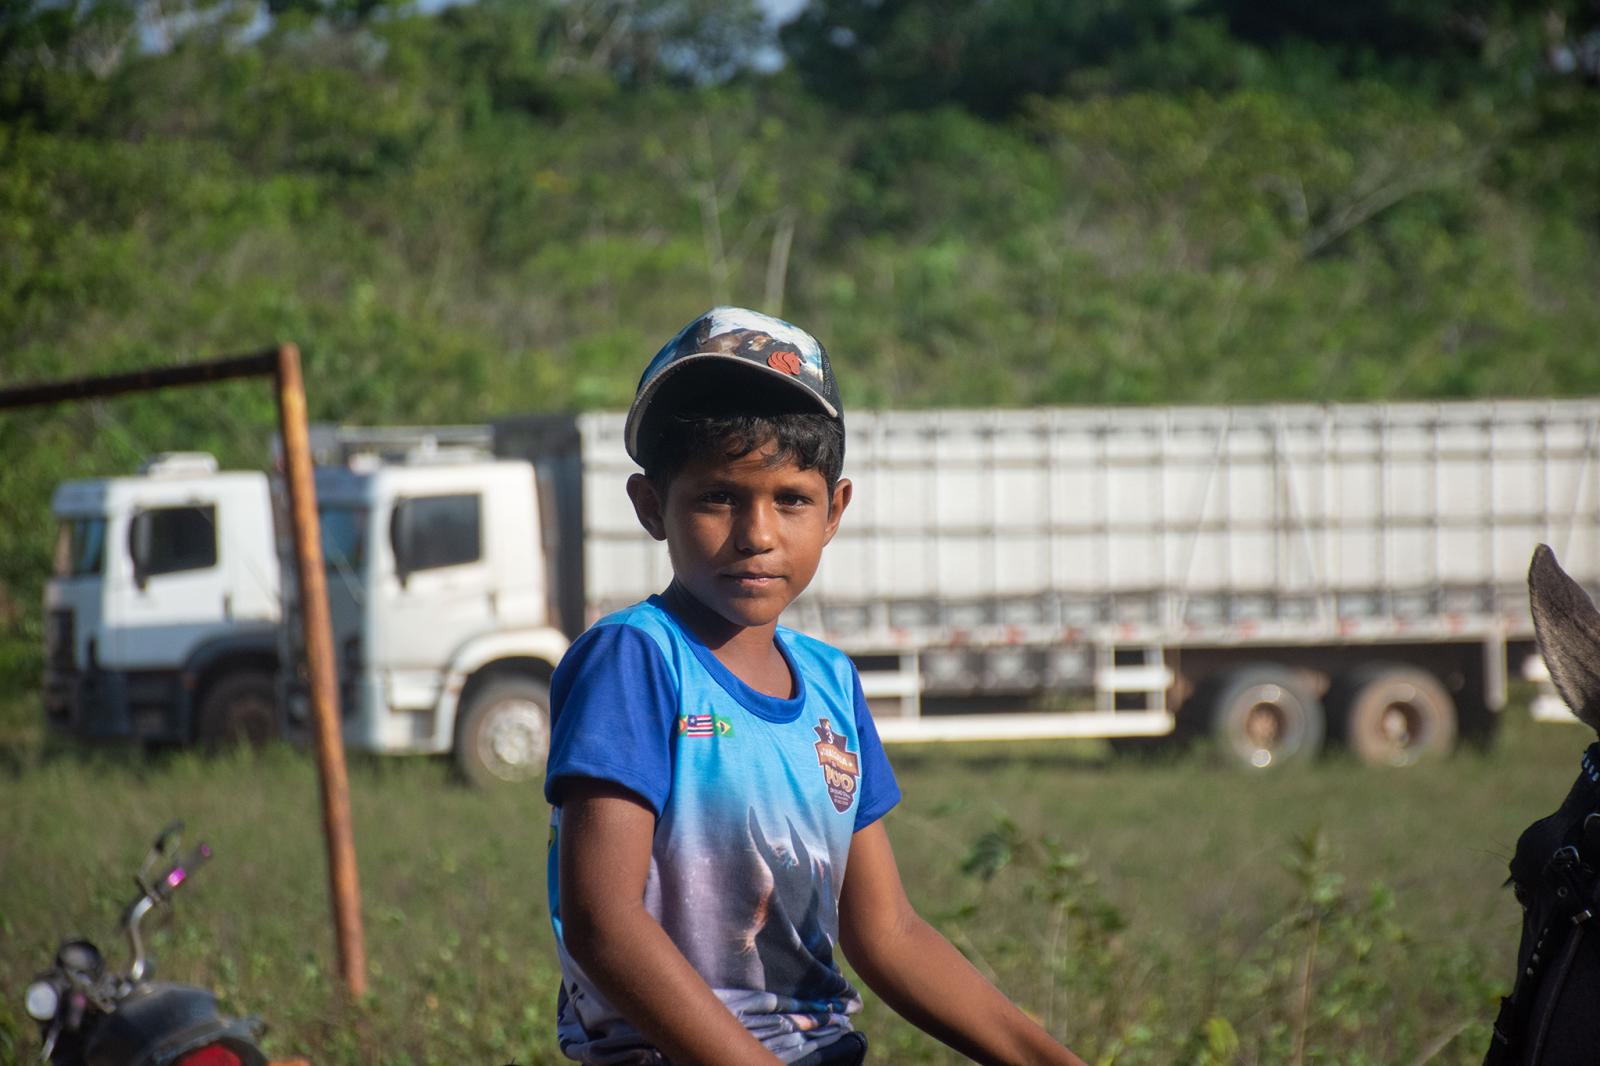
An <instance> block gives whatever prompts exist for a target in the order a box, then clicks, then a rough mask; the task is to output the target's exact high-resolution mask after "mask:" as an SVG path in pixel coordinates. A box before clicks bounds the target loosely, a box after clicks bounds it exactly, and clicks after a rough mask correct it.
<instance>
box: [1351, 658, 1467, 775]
mask: <svg viewBox="0 0 1600 1066" xmlns="http://www.w3.org/2000/svg"><path fill="white" fill-rule="evenodd" d="M1330 702H1331V704H1332V709H1333V724H1334V729H1335V732H1336V733H1337V736H1338V739H1339V740H1340V741H1341V742H1343V743H1344V744H1345V745H1346V746H1347V747H1348V748H1349V749H1350V751H1351V752H1352V753H1354V754H1355V756H1356V758H1358V759H1360V760H1361V761H1362V762H1363V763H1365V764H1367V765H1368V766H1411V765H1413V764H1414V763H1418V762H1423V761H1425V760H1429V759H1438V758H1442V757H1443V756H1445V755H1448V754H1449V753H1450V751H1451V750H1452V749H1453V748H1454V747H1455V743H1456V733H1457V721H1456V704H1455V701H1454V700H1453V699H1451V698H1450V693H1449V692H1448V691H1447V690H1446V689H1445V687H1444V685H1442V684H1440V682H1439V679H1438V678H1436V677H1434V676H1433V675H1432V674H1431V673H1429V672H1428V671H1426V670H1422V669H1419V668H1418V667H1415V666H1406V665H1403V664H1400V663H1374V664H1372V665H1370V666H1364V667H1362V668H1360V669H1358V670H1356V671H1354V672H1353V673H1351V675H1350V676H1349V677H1348V678H1345V679H1344V680H1343V681H1342V682H1341V683H1340V684H1339V685H1338V687H1337V695H1336V696H1335V697H1334V699H1333V700H1331V701H1330Z"/></svg>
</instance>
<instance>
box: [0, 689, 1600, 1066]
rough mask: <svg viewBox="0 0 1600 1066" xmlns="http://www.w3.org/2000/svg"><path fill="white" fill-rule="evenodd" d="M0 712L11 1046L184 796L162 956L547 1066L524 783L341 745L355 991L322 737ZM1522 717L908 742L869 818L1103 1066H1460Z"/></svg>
mask: <svg viewBox="0 0 1600 1066" xmlns="http://www.w3.org/2000/svg"><path fill="white" fill-rule="evenodd" d="M0 711H3V713H0V721H5V722H6V723H8V725H7V730H6V733H5V736H6V738H7V739H6V743H7V745H8V746H7V748H6V751H5V756H6V757H5V758H4V759H3V760H0V820H3V824H4V829H3V832H0V944H3V945H4V947H3V950H0V1061H25V1060H27V1059H28V1058H29V1057H31V1056H32V1055H33V1054H35V1053H36V1048H37V1044H36V1041H35V1037H34V1033H33V1026H32V1023H31V1022H29V1021H28V1019H27V1018H26V1017H25V1015H24V1014H23V1012H22V1008H21V995H22V990H23V987H24V986H25V985H26V983H27V982H28V980H29V979H30V978H31V977H32V975H33V974H34V973H35V972H36V971H37V970H38V969H40V968H42V967H43V966H45V965H46V964H47V963H48V961H49V959H50V957H51V953H52V951H53V949H54V947H55V944H56V942H57V940H58V939H59V938H61V937H63V936H65V935H68V934H72V933H82V934H86V935H89V936H91V937H94V938H96V939H97V940H99V941H100V942H101V944H102V946H103V947H106V948H110V949H114V951H113V957H114V958H120V954H121V953H120V945H119V944H117V943H116V942H115V941H114V939H113V932H114V928H115V923H116V918H117V913H118V908H119V906H120V905H121V904H122V903H123V902H125V900H126V897H127V896H128V895H129V894H130V888H131V881H130V880H129V878H128V875H129V874H131V873H132V871H133V870H134V869H135V868H136V866H137V864H138V861H139V859H140V858H141V856H142V854H143V849H144V847H145V845H146V843H147V841H148V840H149V838H151V837H152V836H153V835H154V834H155V832H156V831H157V830H158V829H159V828H160V827H161V825H162V824H164V823H165V822H166V821H167V820H169V819H171V818H174V817H177V818H183V819H184V820H185V821H186V822H187V823H188V825H189V827H190V834H191V835H190V840H191V842H192V841H193V840H195V839H200V838H203V839H205V840H207V841H208V842H210V843H211V845H212V846H213V848H214V849H215V852H216V858H215V860H214V861H213V862H212V863H211V864H210V865H209V866H207V867H206V868H204V869H203V870H201V871H200V873H199V874H198V875H197V876H196V877H195V878H194V880H193V882H192V883H191V884H189V885H186V886H185V888H184V890H183V892H182V893H180V898H179V900H178V904H177V913H176V915H175V916H174V918H173V920H172V921H170V922H169V923H167V924H166V925H165V927H164V929H163V930H162V931H161V932H159V933H158V934H157V935H156V936H155V937H154V943H153V949H152V950H153V953H154V954H155V956H156V958H157V960H158V975H159V976H162V977H165V978H167V979H173V980H182V981H190V982H196V983H199V984H202V985H206V986H209V987H212V988H214V989H215V990H216V991H218V992H219V993H220V995H221V996H222V998H223V1000H224V1001H225V1004H226V1006H227V1007H228V1008H229V1009H231V1010H235V1011H240V1012H246V1013H254V1014H258V1015H260V1016H262V1017H263V1018H265V1019H266V1020H267V1021H268V1023H269V1025H270V1032H269V1036H268V1038H267V1039H268V1048H269V1050H270V1051H271V1052H272V1053H274V1054H279V1055H287V1054H291V1053H298V1054H305V1055H309V1056H310V1057H311V1059H312V1060H313V1062H315V1063H317V1064H318V1066H323V1064H330V1066H331V1064H336V1063H351V1064H355V1063H360V1064H386V1063H406V1062H448V1063H465V1062H474V1063H503V1062H509V1061H513V1060H514V1061H516V1062H518V1063H522V1064H528V1063H541V1062H557V1061H560V1057H559V1054H558V1052H557V1051H556V1049H555V1044H554V1039H553V1031H552V1030H553V1027H552V1017H553V1012H554V1002H555V995H556V988H557V983H558V976H557V969H556V965H555V960H554V954H553V949H552V943H551V934H550V931H549V919H548V913H547V910H546V897H545V888H544V852H545V842H546V818H547V812H546V808H545V806H544V804H543V802H542V800H541V799H540V797H539V794H538V792H537V790H534V789H529V790H526V791H509V792H498V793H479V792H473V791H469V790H467V789H465V788H462V787H460V786H458V785H457V784H455V783H454V781H453V780H452V777H451V775H450V773H449V771H448V768H447V767H446V766H445V765H443V764H442V763H440V762H438V761H432V760H421V759H412V760H401V759H395V760H370V759H355V760H353V762H352V766H351V792H352V801H353V807H354V816H355V824H356V846H357V852H358V856H359V863H360V876H361V888H362V894H363V906H364V916H365V924H366V936H367V949H368V957H369V961H370V970H371V995H370V996H369V997H368V999H367V1000H366V1001H364V1002H362V1003H358V1004H351V1003H348V1002H346V1001H345V1000H344V998H343V997H342V996H341V995H340V992H339V982H338V979H337V968H336V965H335V962H334V951H333V944H332V935H331V932H330V929H331V916H330V906H329V903H328V896H327V890H326V880H325V862H324V854H323V845H322V838H321V832H320V820H319V819H320V815H319V804H318V792H317V788H318V786H317V780H316V774H315V770H314V768H313V765H312V763H311V760H310V759H309V758H308V757H306V756H305V755H303V754H300V753H297V752H294V751H292V750H288V749H276V750H270V751H267V752H264V753H261V754H259V755H250V754H239V755H235V756H230V757H225V758H219V759H205V758H201V757H199V756H197V755H194V754H191V753H175V754H174V753H168V754H153V755H147V754H142V753H139V752H135V751H131V750H128V749H123V748H106V749H89V750H85V749H78V748H71V747H59V746H55V745H50V744H46V743H44V742H42V741H41V740H40V738H39V737H38V735H37V733H36V732H34V731H32V730H30V728H29V727H28V726H27V725H26V722H27V721H28V720H29V719H30V718H31V715H32V710H31V698H28V699H22V698H18V699H16V700H13V701H11V702H10V703H8V704H7V705H5V706H4V707H3V708H0ZM1513 714H1514V715H1515V717H1514V718H1513V720H1512V721H1509V722H1508V723H1507V726H1508V728H1507V729H1506V730H1505V731H1504V735H1503V737H1502V740H1501V742H1500V744H1499V745H1498V746H1497V747H1496V748H1495V749H1494V750H1492V751H1489V752H1487V753H1479V752H1466V753H1463V754H1461V755H1459V756H1458V757H1456V758H1454V759H1452V760H1450V761H1448V762H1446V763H1443V764H1440V765H1435V766H1424V767H1419V768H1415V769H1412V770H1407V771H1402V772H1397V773H1388V772H1379V771H1374V770H1369V769H1364V768H1361V767H1358V766H1355V765H1352V764H1350V763H1347V762H1344V761H1340V760H1337V759H1335V760H1330V761H1326V762H1324V763H1322V764H1320V765H1317V766H1313V767H1310V768H1308V769H1305V770H1303V771H1300V772H1295V773H1291V774H1284V775H1278V776H1269V777H1253V776H1247V775H1245V774H1242V773H1239V772H1233V771H1227V770H1223V769H1220V768H1216V767H1213V766H1210V765H1207V764H1205V763H1204V762H1203V761H1201V760H1188V761H1179V762H1176V763H1173V764H1169V765H1154V766H1152V765H1146V764H1140V765H1133V764H1128V763H1119V762H1116V761H1112V760H1109V759H1107V758H1104V757H1102V756H1101V755H1100V753H1099V752H1098V750H1097V749H1094V748H1092V747H1085V746H1082V745H1076V746H1075V745H972V746H967V747H960V748H956V747H926V748H900V749H895V750H894V751H893V752H892V753H891V755H892V757H893V758H894V761H895V763H896V767H897V771H898V774H899V777H900V781H901V784H902V787H903V789H904V791H905V801H904V803H903V804H902V805H901V807H900V808H899V809H898V810H897V811H896V812H895V813H894V814H892V815H891V816H890V819H889V822H888V826H889V830H890V835H891V838H892V840H893V843H894V846H895V849H896V853H897V855H898V857H899V861H900V865H901V869H902V873H903V875H904V878H905V881H906V884H907V887H908V890H909V891H910V893H911V895H912V897H913V900H914V901H915V902H916V903H917V905H918V906H919V907H920V908H921V910H922V911H923V913H924V914H925V915H927V916H928V917H930V918H931V919H932V920H933V921H934V922H935V923H936V924H937V925H939V926H940V927H941V928H942V929H943V930H944V931H945V932H946V933H947V935H949V936H950V938H951V939H952V940H953V941H954V942H955V943H956V944H957V945H958V946H959V947H960V948H961V949H962V950H963V951H965V952H966V953H967V954H968V955H969V956H970V957H971V958H972V959H973V960H974V961H975V962H976V963H977V964H978V966H979V967H980V969H982V970H984V971H985V972H987V973H989V974H991V975H992V976H993V978H994V979H995V981H996V982H997V983H998V984H999V985H1000V986H1001V987H1002V988H1004V989H1005V990H1006V991H1007V992H1008V993H1009V994H1010V995H1011V996H1012V997H1013V998H1014V999H1016V1000H1017V1001H1018V1002H1019V1003H1020V1004H1022V1005H1023V1006H1024V1007H1025V1008H1026V1009H1027V1010H1029V1011H1031V1012H1032V1013H1033V1014H1035V1015H1036V1016H1037V1017H1039V1018H1040V1019H1041V1020H1042V1021H1044V1022H1045V1023H1046V1024H1047V1025H1049V1026H1050V1028H1051V1029H1052V1030H1053V1031H1055V1032H1056V1033H1058V1034H1059V1035H1060V1036H1061V1037H1062V1038H1063V1039H1065V1040H1067V1041H1068V1042H1069V1043H1070V1044H1071V1045H1072V1046H1074V1047H1075V1048H1076V1049H1078V1050H1079V1051H1080V1053H1082V1054H1084V1055H1085V1056H1086V1057H1087V1058H1088V1059H1089V1060H1090V1061H1094V1062H1101V1063H1121V1064H1138V1063H1150V1064H1156V1063H1177V1062H1187V1063H1237V1064H1247V1063H1261V1064H1266V1063H1282V1062H1292V1061H1295V1056H1296V1054H1298V1055H1299V1056H1301V1058H1302V1059H1303V1061H1305V1062H1324V1063H1341V1064H1362V1063H1412V1062H1423V1061H1426V1062H1434V1063H1441V1064H1443V1063H1463V1064H1464V1063H1476V1062H1477V1061H1480V1060H1481V1055H1482V1051H1483V1048H1484V1044H1485V1039H1486V1034H1487V1025H1488V1021H1489V1019H1490V1018H1492V1016H1493V1006H1494V998H1495V997H1496V996H1497V995H1499V994H1500V993H1502V992H1503V991H1504V990H1505V988H1506V986H1507V984H1508V982H1509V980H1510V977H1511V967H1512V960H1513V949H1514V947H1515V939H1516V935H1517V928H1518V916H1517V908H1516V905H1515V903H1514V902H1513V901H1512V900H1511V899H1510V897H1509V894H1508V893H1506V892H1504V891H1503V890H1502V889H1501V887H1500V885H1501V882H1502V881H1503V879H1504V876H1505V862H1506V860H1507V859H1508V858H1509V855H1510V851H1511V848H1512V846H1513V844H1514V843H1515V840H1516V837H1517V834H1518V833H1519V832H1520V831H1521V829H1522V828H1523V827H1524V826H1525V825H1526V824H1527V823H1528V822H1530V821H1531V820H1533V819H1534V818H1536V817H1539V816H1542V815H1543V814H1546V813H1548V812H1549V811H1550V810H1552V809H1554V807H1555V806H1556V805H1557V803H1558V802H1559V801H1560V798H1561V796H1562V795H1564V793H1565V790H1566V788H1567V787H1568V785H1569V784H1570V782H1571V779H1572V777H1573V775H1574V774H1575V773H1576V771H1577V760H1578V755H1579V751H1580V749H1581V748H1582V746H1583V744H1584V743H1585V739H1586V738H1585V737H1584V736H1583V735H1582V733H1581V732H1580V730H1578V729H1576V728H1569V727H1558V726H1533V725H1531V724H1529V723H1527V722H1526V721H1525V720H1523V719H1522V718H1521V712H1520V711H1519V712H1513ZM859 1022H860V1025H861V1027H862V1028H863V1029H864V1030H865V1031H867V1032H868V1033H869V1035H870V1036H871V1038H872V1040H873V1046H874V1048H875V1049H876V1051H875V1059H876V1060H877V1061H880V1062H891V1063H897V1062H936V1063H943V1062H957V1061H960V1060H959V1058H958V1057H957V1056H955V1055H954V1054H952V1053H950V1052H948V1051H946V1050H944V1049H943V1048H941V1047H940V1046H939V1045H937V1044H935V1043H934V1042H932V1041H931V1040H929V1039H927V1038H926V1037H924V1036H922V1035H921V1034H920V1033H918V1032H916V1031H915V1030H913V1029H912V1028H910V1027H909V1026H908V1025H906V1024H905V1023H903V1022H901V1021H899V1020H898V1019H897V1018H895V1017H894V1016H893V1014H892V1013H890V1012H889V1011H888V1009H887V1008H885V1007H883V1006H882V1005H880V1004H877V1003H876V1002H874V1001H873V1000H872V998H871V997H870V996H869V997H868V1003H867V1006H866V1009H865V1011H864V1013H863V1015H862V1016H861V1017H860V1019H859Z"/></svg>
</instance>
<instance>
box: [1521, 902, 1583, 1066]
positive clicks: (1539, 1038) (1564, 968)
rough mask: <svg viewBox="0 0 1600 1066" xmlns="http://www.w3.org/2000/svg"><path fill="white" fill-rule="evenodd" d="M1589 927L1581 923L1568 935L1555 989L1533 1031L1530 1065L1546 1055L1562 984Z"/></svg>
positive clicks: (1558, 968)
mask: <svg viewBox="0 0 1600 1066" xmlns="http://www.w3.org/2000/svg"><path fill="white" fill-rule="evenodd" d="M1587 928H1588V925H1587V923H1584V924H1580V925H1578V926H1576V927H1574V928H1573V930H1572V935H1571V936H1569V937H1567V946H1566V948H1565V949H1564V950H1563V951H1562V952H1561V963H1560V965H1558V966H1557V967H1556V970H1555V974H1554V977H1555V986H1554V989H1553V990H1552V991H1551V993H1550V995H1549V996H1548V997H1547V998H1546V999H1545V1004H1544V1011H1543V1012H1542V1013H1541V1014H1540V1015H1539V1025H1538V1027H1537V1028H1536V1029H1534V1031H1533V1055H1532V1057H1530V1058H1529V1059H1528V1063H1529V1066H1538V1063H1539V1060H1540V1058H1541V1057H1542V1056H1543V1055H1544V1038H1545V1036H1546V1035H1548V1034H1549V1032H1550V1023H1551V1022H1552V1021H1554V1020H1555V1014H1556V1004H1557V1003H1558V1002H1559V1001H1560V999H1561V986H1562V985H1564V984H1566V982H1567V973H1568V971H1570V970H1571V969H1572V960H1573V959H1574V958H1576V957H1577V954H1578V945H1579V944H1580V943H1582V942H1583V931H1584V930H1585V929H1587Z"/></svg>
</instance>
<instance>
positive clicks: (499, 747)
mask: <svg viewBox="0 0 1600 1066" xmlns="http://www.w3.org/2000/svg"><path fill="white" fill-rule="evenodd" d="M549 753H550V689H549V688H548V687H546V686H545V685H543V684H542V683H540V682H538V681H535V680H533V679H532V678H529V677H513V676H504V677H496V678H492V679H490V680H488V681H485V682H484V683H483V684H482V685H481V686H479V687H478V689H477V691H475V692H474V693H473V694H472V696H471V697H470V700H469V702H468V705H467V707H466V710H465V713H463V714H462V715H461V717H460V718H459V719H458V724H457V726H456V764H457V765H458V766H459V767H460V768H461V773H462V775H463V776H465V777H466V779H467V780H468V781H469V782H470V783H472V784H474V785H477V786H478V787H480V788H487V787H492V786H494V785H499V784H515V783H518V782H523V781H534V780H538V779H539V778H541V777H543V776H544V761H545V756H547V755H548V754H549Z"/></svg>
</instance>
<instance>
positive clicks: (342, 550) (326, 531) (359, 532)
mask: <svg viewBox="0 0 1600 1066" xmlns="http://www.w3.org/2000/svg"><path fill="white" fill-rule="evenodd" d="M317 515H318V518H319V519H320V520H321V522H322V559H323V563H324V564H325V565H326V566H328V567H329V568H330V569H336V570H340V571H342V572H345V573H349V574H359V573H360V572H361V568H362V566H363V565H365V563H366V561H367V512H366V509H365V508H359V507H338V506H328V507H322V508H320V509H319V510H318V511H317Z"/></svg>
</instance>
